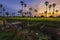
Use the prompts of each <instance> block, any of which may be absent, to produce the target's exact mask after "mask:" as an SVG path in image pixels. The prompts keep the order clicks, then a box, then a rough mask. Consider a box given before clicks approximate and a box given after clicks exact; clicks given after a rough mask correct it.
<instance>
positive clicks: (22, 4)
mask: <svg viewBox="0 0 60 40" xmlns="http://www.w3.org/2000/svg"><path fill="white" fill-rule="evenodd" d="M20 3H21V6H22V11H23V7H24V2H23V1H20ZM22 16H23V12H22Z"/></svg>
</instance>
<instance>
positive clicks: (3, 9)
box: [3, 8, 5, 16]
mask: <svg viewBox="0 0 60 40" xmlns="http://www.w3.org/2000/svg"><path fill="white" fill-rule="evenodd" d="M4 13H5V8H3V16H4Z"/></svg>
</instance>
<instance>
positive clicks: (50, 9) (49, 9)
mask: <svg viewBox="0 0 60 40" xmlns="http://www.w3.org/2000/svg"><path fill="white" fill-rule="evenodd" d="M51 7H52V5H49V13H51V12H50V10H51Z"/></svg>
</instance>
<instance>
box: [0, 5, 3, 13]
mask: <svg viewBox="0 0 60 40" xmlns="http://www.w3.org/2000/svg"><path fill="white" fill-rule="evenodd" d="M2 7H3V5H2V4H0V8H1V9H0V10H1V12H0V13H2Z"/></svg>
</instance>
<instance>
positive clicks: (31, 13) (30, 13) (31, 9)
mask: <svg viewBox="0 0 60 40" xmlns="http://www.w3.org/2000/svg"><path fill="white" fill-rule="evenodd" d="M29 10H30V12H29V14H30V17H31V16H32V13H31V11H32V8H29Z"/></svg>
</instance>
